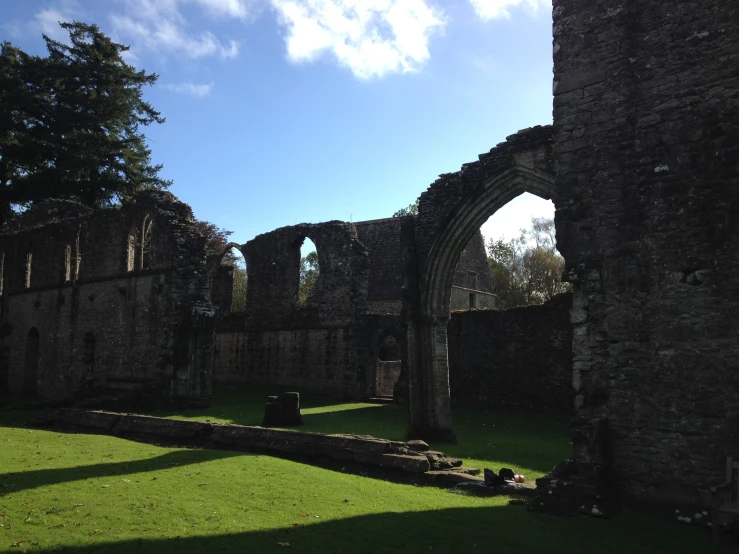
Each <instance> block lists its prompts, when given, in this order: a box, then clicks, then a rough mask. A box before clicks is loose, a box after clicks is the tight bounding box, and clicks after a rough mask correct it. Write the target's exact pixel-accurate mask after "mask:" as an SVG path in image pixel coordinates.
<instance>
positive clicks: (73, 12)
mask: <svg viewBox="0 0 739 554" xmlns="http://www.w3.org/2000/svg"><path fill="white" fill-rule="evenodd" d="M81 14H82V7H81V6H80V5H79V4H78V3H77V2H76V1H75V0H61V1H60V2H57V4H56V5H55V6H50V7H48V8H46V9H44V10H39V11H38V12H36V13H35V15H34V16H33V25H32V26H33V27H35V28H36V29H41V32H42V33H44V34H45V35H47V36H48V37H49V38H52V39H54V40H57V41H60V42H68V41H69V33H68V32H67V31H65V30H64V29H62V28H61V27H60V26H59V23H63V22H69V21H73V20H74V19H79V18H80V16H81Z"/></svg>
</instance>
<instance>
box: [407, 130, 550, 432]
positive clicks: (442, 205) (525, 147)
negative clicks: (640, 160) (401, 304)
mask: <svg viewBox="0 0 739 554" xmlns="http://www.w3.org/2000/svg"><path fill="white" fill-rule="evenodd" d="M552 141H553V130H552V128H551V127H534V128H531V129H526V130H524V131H520V132H519V133H517V134H515V135H511V136H510V137H508V138H507V140H506V142H504V143H501V144H499V145H498V146H496V147H495V148H493V149H492V150H491V151H490V152H489V153H487V154H483V155H481V156H479V160H478V161H477V162H473V163H470V164H465V165H464V166H463V167H462V169H461V170H460V171H458V172H456V173H452V174H446V175H442V176H440V177H439V179H438V180H437V181H436V182H435V183H434V184H432V185H431V186H430V187H429V189H428V190H427V191H426V192H424V193H423V194H422V195H421V196H420V198H419V204H418V217H417V221H416V256H415V276H416V277H415V278H414V279H412V280H410V281H409V283H408V294H407V302H406V308H407V309H406V317H407V321H408V325H407V329H408V343H409V353H410V359H409V368H410V375H409V378H410V381H409V383H410V391H411V395H410V404H411V425H410V428H411V431H410V432H411V433H412V434H413V435H414V436H417V437H421V438H424V437H426V438H430V439H442V440H455V438H456V437H455V435H454V430H453V428H452V416H451V403H450V396H449V366H448V362H447V322H448V319H449V307H450V303H451V290H452V283H453V279H454V274H455V270H456V267H457V264H458V261H459V258H460V255H461V253H462V252H463V251H464V248H465V246H466V245H467V244H468V243H469V241H470V240H471V239H472V237H473V236H474V234H475V233H479V229H480V226H481V225H482V224H483V223H484V222H485V221H486V220H487V219H488V217H490V216H491V215H492V214H494V213H495V212H496V211H497V210H498V209H500V208H501V207H503V206H504V205H505V204H507V203H508V202H509V201H510V200H512V199H513V198H515V197H516V196H518V195H520V194H522V193H524V192H530V193H533V194H535V195H538V196H540V197H542V198H549V199H553V200H555V204H556V198H555V196H556V191H555V187H554V176H553V168H554V159H553V157H552ZM411 274H414V270H412V269H411V270H410V271H409V275H411Z"/></svg>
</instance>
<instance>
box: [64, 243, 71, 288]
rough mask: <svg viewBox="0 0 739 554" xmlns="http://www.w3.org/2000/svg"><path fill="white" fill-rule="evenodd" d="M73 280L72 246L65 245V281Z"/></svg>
mask: <svg viewBox="0 0 739 554" xmlns="http://www.w3.org/2000/svg"><path fill="white" fill-rule="evenodd" d="M71 280H72V247H71V246H69V245H67V246H65V247H64V282H65V283H68V282H69V281H71Z"/></svg>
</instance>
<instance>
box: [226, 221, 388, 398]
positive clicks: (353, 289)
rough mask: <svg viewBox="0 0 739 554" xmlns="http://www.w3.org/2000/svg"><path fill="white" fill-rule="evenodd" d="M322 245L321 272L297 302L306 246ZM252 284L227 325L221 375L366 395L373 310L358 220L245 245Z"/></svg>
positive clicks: (305, 227) (280, 232) (285, 231)
mask: <svg viewBox="0 0 739 554" xmlns="http://www.w3.org/2000/svg"><path fill="white" fill-rule="evenodd" d="M305 238H310V239H311V240H312V241H313V243H314V244H315V245H316V251H317V254H318V263H319V270H320V272H319V277H318V280H317V282H316V285H315V287H314V290H313V292H312V293H311V294H310V298H309V301H308V302H307V303H306V305H305V306H300V305H299V303H298V285H299V278H300V275H299V270H300V246H301V244H302V242H303V240H304V239H305ZM242 252H243V253H244V257H245V258H246V265H247V271H248V282H249V286H248V289H247V306H246V315H245V316H244V317H243V319H240V318H229V320H226V321H224V322H223V324H222V325H221V326H220V329H219V333H218V339H217V343H216V364H217V367H218V370H217V378H218V379H219V380H232V381H234V380H238V381H248V382H262V383H271V384H283V385H291V386H298V387H307V388H316V389H323V390H325V391H326V392H333V393H337V394H347V395H354V396H361V395H363V394H365V393H367V392H368V387H369V386H370V385H369V384H368V383H370V382H371V376H370V374H373V373H374V367H375V365H376V362H375V360H374V359H373V357H372V350H373V348H372V344H371V340H369V339H368V338H367V336H368V335H371V334H372V329H367V327H366V322H364V321H362V318H361V316H362V315H363V314H364V313H365V311H366V305H367V304H366V303H367V283H368V275H369V265H368V260H367V258H368V254H367V249H366V248H365V247H364V246H363V245H362V243H361V242H360V241H359V240H358V239H357V234H356V230H355V229H354V226H353V225H352V224H351V223H345V222H341V221H330V222H327V223H321V224H302V225H295V226H292V227H283V228H280V229H276V230H275V231H272V232H270V233H265V234H262V235H259V236H257V237H255V238H254V239H253V240H251V241H249V242H247V243H246V244H245V245H243V247H242Z"/></svg>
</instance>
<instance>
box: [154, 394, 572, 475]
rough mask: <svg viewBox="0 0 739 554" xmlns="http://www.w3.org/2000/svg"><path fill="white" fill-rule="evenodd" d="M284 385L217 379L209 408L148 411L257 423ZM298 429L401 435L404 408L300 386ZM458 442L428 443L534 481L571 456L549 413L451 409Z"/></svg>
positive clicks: (563, 421) (561, 424)
mask: <svg viewBox="0 0 739 554" xmlns="http://www.w3.org/2000/svg"><path fill="white" fill-rule="evenodd" d="M284 390H285V389H284V388H276V387H269V386H264V385H242V384H235V385H219V386H217V387H215V389H214V391H213V405H212V407H211V408H210V409H207V410H192V411H165V410H160V411H156V412H152V414H153V415H158V416H161V417H175V418H182V419H196V420H201V421H204V420H206V419H208V420H211V421H219V422H226V423H238V424H240V425H260V424H261V421H262V416H263V415H264V404H265V402H266V400H267V396H269V395H273V394H279V393H280V392H284ZM300 405H301V413H302V414H303V421H304V425H302V426H300V427H295V428H294V429H298V430H301V431H313V432H316V433H353V434H357V435H373V436H375V437H380V438H385V439H391V440H404V436H405V431H406V427H407V425H408V408H407V407H404V406H399V405H396V404H368V403H362V402H341V401H338V400H336V399H333V398H330V397H327V396H325V395H320V394H317V393H311V392H304V391H301V394H300ZM452 417H453V422H454V429H455V431H456V432H457V437H458V439H459V443H458V444H448V443H439V444H432V445H431V446H432V447H433V448H434V449H437V450H441V451H442V452H446V453H447V454H449V455H451V456H456V457H459V458H462V459H463V460H464V462H465V465H468V466H471V467H478V468H484V467H489V468H491V469H494V470H495V471H498V470H499V469H500V468H501V467H510V468H513V469H515V470H516V471H517V472H518V473H522V474H523V475H525V476H526V479H527V480H530V481H533V480H534V479H536V478H537V477H541V476H542V475H544V474H545V473H547V472H548V471H549V470H550V469H552V466H553V465H554V464H555V463H556V462H559V461H561V460H564V459H566V458H570V457H571V456H572V448H571V446H570V442H569V438H568V434H567V418H564V417H559V416H551V415H523V414H499V413H494V412H478V411H470V410H455V411H454V412H453V416H452Z"/></svg>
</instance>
